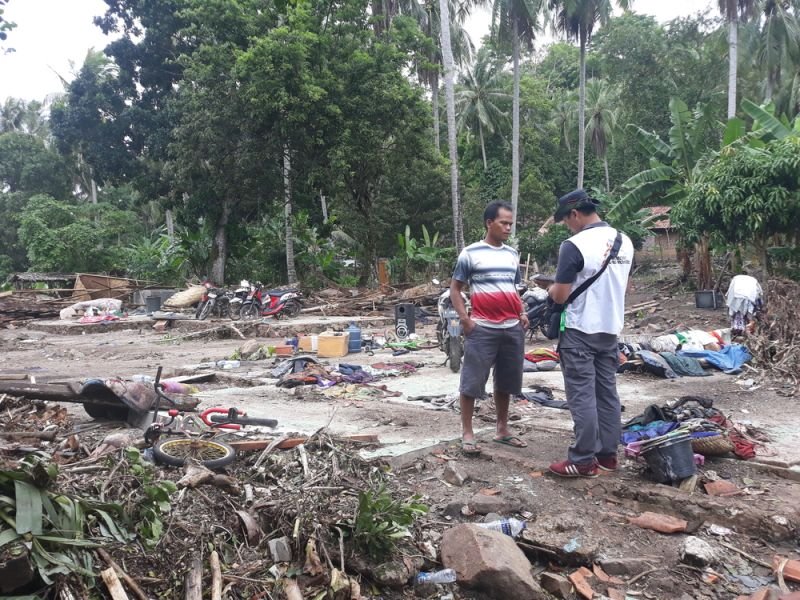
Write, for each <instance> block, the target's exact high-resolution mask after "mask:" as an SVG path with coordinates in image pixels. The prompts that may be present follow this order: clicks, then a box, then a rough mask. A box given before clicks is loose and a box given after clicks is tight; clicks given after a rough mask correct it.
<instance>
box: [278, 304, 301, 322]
mask: <svg viewBox="0 0 800 600" xmlns="http://www.w3.org/2000/svg"><path fill="white" fill-rule="evenodd" d="M302 308H303V305H302V304H300V302H298V301H297V300H289V301H287V302H286V304H285V305H284V307H283V310H282V311H281V312H282V313H283V314H284V315H286V316H287V317H289V318H290V319H291V318H292V317H296V316H297V315H299V314H300V309H302Z"/></svg>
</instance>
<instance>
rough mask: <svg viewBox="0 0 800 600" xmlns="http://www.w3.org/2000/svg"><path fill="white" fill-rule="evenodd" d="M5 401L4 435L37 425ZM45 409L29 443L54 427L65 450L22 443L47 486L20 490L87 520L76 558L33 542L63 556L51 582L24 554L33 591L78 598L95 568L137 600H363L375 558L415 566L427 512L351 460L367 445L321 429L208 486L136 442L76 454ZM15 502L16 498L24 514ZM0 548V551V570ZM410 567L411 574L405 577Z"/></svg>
mask: <svg viewBox="0 0 800 600" xmlns="http://www.w3.org/2000/svg"><path fill="white" fill-rule="evenodd" d="M13 402H14V403H13V404H11V403H9V399H5V406H3V408H4V409H7V410H6V411H5V412H6V413H13V414H14V415H15V418H14V419H12V420H7V419H4V418H2V417H0V431H2V430H4V429H8V428H13V429H22V428H23V425H24V424H23V423H21V422H20V420H19V419H18V418H17V417H19V416H20V415H21V414H22V413H27V414H28V415H29V417H31V416H32V415H34V414H37V413H36V410H33V411H32V410H31V409H32V407H31V405H30V404H26V403H25V402H24V401H13ZM9 408H11V410H10V411H9V410H8V409H9ZM42 410H43V411H44V412H43V413H42V415H41V418H40V419H37V420H36V421H35V422H34V420H32V419H29V424H30V425H32V427H31V430H32V434H35V433H36V432H39V431H40V430H42V429H44V430H45V431H47V430H48V429H55V428H56V427H54V425H56V426H57V429H58V431H59V433H60V436H59V437H63V436H64V435H66V436H67V438H66V439H65V440H63V441H61V442H59V440H58V438H56V440H54V441H52V442H45V441H44V440H28V439H26V440H24V442H25V443H26V444H27V445H28V446H30V444H31V443H36V444H37V445H38V451H37V453H36V456H37V460H39V461H40V462H41V464H42V465H44V466H45V467H46V468H47V469H51V470H52V473H51V474H50V475H49V478H48V482H47V483H46V484H45V483H43V484H41V485H42V487H41V489H39V488H38V487H37V485H39V484H37V483H36V480H34V479H31V480H30V485H29V486H28V487H29V488H30V489H28V487H26V488H25V490H23V491H26V493H28V492H29V495H31V496H36V494H40V495H42V497H43V498H44V497H45V496H47V497H48V498H50V497H51V496H53V494H54V492H53V490H57V491H58V493H59V494H62V495H63V496H64V498H68V499H70V501H72V502H73V503H75V504H76V505H80V506H82V507H85V508H86V511H85V515H86V517H85V518H84V517H81V522H80V523H79V524H78V525H75V526H74V527H73V529H75V531H78V532H79V533H80V534H81V535H83V537H84V538H85V539H84V541H81V542H80V543H81V544H82V545H81V546H80V547H75V548H74V549H73V545H74V544H76V543H77V542H75V541H74V540H72V539H66V540H61V539H60V538H59V539H55V538H53V537H52V536H53V535H54V534H51V533H50V532H49V530H48V531H44V532H43V533H44V534H48V535H50V537H47V535H45V537H44V538H42V539H43V540H45V542H43V544H44V545H43V549H42V552H41V554H42V555H43V556H45V557H47V556H51V555H53V552H62V553H64V552H67V550H69V552H71V554H70V555H69V557H70V560H69V561H68V562H67V563H65V564H64V565H61V567H63V568H59V569H56V567H58V565H53V564H50V563H45V562H42V561H41V560H38V556H37V555H35V553H34V554H33V555H32V557H33V558H37V561H36V562H31V563H30V568H31V570H30V571H29V573H28V576H29V577H31V578H33V577H34V575H33V569H35V570H36V571H37V572H38V575H39V579H38V581H39V585H40V586H41V590H42V591H43V592H45V591H47V592H54V591H55V590H56V588H58V587H59V586H62V587H66V588H68V589H70V590H71V591H72V597H86V596H87V595H88V589H90V588H93V587H94V586H95V585H97V584H98V583H99V581H97V575H98V573H99V572H100V570H101V569H103V568H104V567H105V571H103V573H104V574H103V581H104V582H106V584H108V582H107V581H106V576H109V577H111V576H112V575H113V573H108V571H109V570H110V571H114V572H116V574H117V575H118V576H119V577H120V578H121V579H122V580H123V581H124V583H125V587H127V588H128V589H129V590H130V591H131V592H132V593H133V596H135V597H136V598H139V599H141V598H148V597H153V596H160V597H170V598H182V599H184V600H197V599H199V598H200V597H201V596H200V595H199V592H198V590H202V589H209V588H211V589H212V590H217V591H218V592H220V595H214V594H212V598H220V597H222V594H221V591H222V589H224V590H225V592H224V593H225V595H226V597H228V598H231V599H235V600H244V599H249V598H254V597H287V598H302V597H304V596H305V597H317V598H320V597H326V598H334V599H335V600H360V599H361V598H362V595H361V593H360V580H361V577H364V576H365V577H366V578H367V579H370V580H373V581H374V580H375V578H374V577H373V576H372V575H373V572H374V569H375V568H376V563H375V562H374V561H373V560H371V559H378V558H379V557H380V560H384V559H387V558H390V557H391V556H392V555H395V554H396V553H397V549H396V548H395V545H396V544H401V547H402V548H403V549H404V550H406V552H405V553H406V554H408V553H410V554H412V555H413V554H418V553H419V550H416V549H414V546H413V542H414V537H416V535H413V534H416V533H417V531H415V530H414V529H413V528H412V525H413V522H414V521H415V519H416V517H417V516H419V515H421V514H422V513H424V512H425V510H426V509H425V507H424V506H422V505H420V504H418V502H417V499H416V497H412V498H406V497H404V496H403V494H401V493H399V492H398V490H397V485H396V483H395V482H394V480H393V479H392V476H391V474H389V473H388V472H387V470H386V469H385V468H383V466H382V465H381V464H379V463H375V462H371V461H367V460H365V459H363V458H362V457H361V456H360V455H359V452H358V450H359V447H360V446H363V444H358V443H355V442H352V441H348V440H346V439H339V438H336V437H333V436H331V435H329V434H328V432H327V430H325V429H323V430H320V431H318V432H317V433H316V434H315V435H313V436H312V437H311V438H309V439H308V440H306V442H305V443H304V444H302V445H300V446H296V447H294V448H292V449H289V450H285V451H284V450H280V449H279V448H278V446H279V445H280V442H281V441H282V440H284V439H285V438H286V437H288V436H282V437H279V438H276V439H275V440H274V443H273V444H271V445H270V446H268V447H267V448H266V449H264V450H263V451H256V452H252V453H249V454H247V453H245V454H240V455H239V457H238V458H237V460H236V461H235V462H234V463H232V464H231V465H229V466H228V467H227V468H226V469H225V470H224V471H223V472H221V473H219V472H218V473H213V472H211V471H209V470H208V469H206V468H205V467H202V466H201V465H199V464H196V463H193V464H189V465H187V466H186V467H185V468H176V467H165V466H162V465H160V464H152V463H150V462H149V460H148V456H147V452H146V451H140V450H136V449H135V448H134V447H132V446H133V445H134V444H135V442H136V440H138V438H139V435H140V432H138V430H122V431H120V432H114V433H112V434H110V435H104V434H105V433H107V432H98V435H97V439H92V440H91V441H89V440H90V438H89V437H88V436H85V435H83V434H82V439H81V440H80V441H78V440H77V439H76V438H77V436H75V435H71V434H70V432H69V431H68V430H69V424H64V425H61V424H60V423H61V421H60V420H59V418H60V417H61V415H60V413H58V411H59V410H60V408H59V407H58V405H48V406H47V407H46V408H43V409H42ZM54 411H55V412H54ZM65 429H66V430H67V433H64V430H65ZM130 433H133V434H135V438H131V439H130V440H125V441H123V442H122V443H120V444H113V445H111V444H110V438H112V437H114V436H122V435H123V434H130ZM49 439H50V438H48V440H49ZM101 440H102V441H101ZM2 441H3V440H2V438H0V442H2ZM70 441H72V442H73V443H69V442H70ZM13 442H14V443H13V445H8V442H6V447H5V448H3V445H2V444H0V477H5V478H6V479H8V481H11V483H10V484H9V485H11V488H9V489H11V495H12V496H13V490H14V488H13V479H14V478H17V477H22V475H21V474H20V473H23V472H24V471H25V469H27V467H24V465H22V463H20V462H18V460H16V458H17V457H19V456H21V455H23V454H22V451H23V448H17V446H18V443H17V440H13ZM106 442H108V443H106ZM92 446H93V447H94V448H93V449H92ZM106 446H108V448H107V450H105V451H103V452H102V453H101V452H99V450H100V449H101V448H106ZM28 450H30V448H28ZM56 465H57V466H56ZM23 467H24V468H23ZM3 469H6V471H3ZM28 470H30V469H28ZM48 472H50V471H48ZM206 475H208V477H206ZM2 481H3V480H2V479H0V483H2ZM26 481H27V480H26ZM18 487H19V486H18ZM36 497H39V496H36ZM24 501H25V498H24V497H20V498H18V499H17V502H18V503H19V506H20V507H23V506H24ZM43 502H44V504H45V505H47V503H48V501H47V500H46V499H45V500H43ZM8 510H10V511H11V512H10V513H9V515H10V516H11V517H14V516H18V517H21V516H22V515H23V513H22V508H19V509H17V511H16V513H15V512H14V509H13V507H12V508H11V509H8ZM91 511H94V513H93V512H91ZM0 512H2V510H0ZM75 514H76V515H78V514H79V513H75ZM80 514H84V513H80ZM79 516H80V515H79ZM75 518H77V517H75ZM3 529H4V527H3V523H2V521H0V532H2V531H3ZM5 529H8V528H5ZM11 535H12V534H11V533H4V535H0V538H3V537H4V536H5V537H8V536H11ZM278 538H280V539H283V540H285V542H284V546H283V547H284V548H285V550H284V553H283V554H282V555H281V557H280V558H279V557H277V556H275V555H274V549H273V548H272V544H274V543H275V540H276V539H278ZM15 540H16V538H15V539H14V540H12V542H14V543H16V541H15ZM271 542H272V544H271ZM6 546H8V544H6V543H5V542H0V557H1V556H2V553H3V551H4V550H8V548H7V547H6ZM98 546H100V548H98ZM65 548H66V550H65ZM286 552H288V555H286ZM48 553H49V554H48ZM58 556H61V555H60V554H59V555H58ZM51 562H52V561H51ZM400 564H401V565H403V564H404V563H400ZM76 565H82V566H76ZM420 566H421V565H418V564H416V563H415V564H413V565H409V566H408V571H407V572H406V571H404V572H403V573H402V578H404V579H405V578H408V577H410V576H411V575H413V574H414V572H415V570H416V569H418V568H419V567H420ZM404 569H405V567H404ZM34 579H35V578H34ZM384 597H386V598H390V597H394V596H391V595H389V596H384Z"/></svg>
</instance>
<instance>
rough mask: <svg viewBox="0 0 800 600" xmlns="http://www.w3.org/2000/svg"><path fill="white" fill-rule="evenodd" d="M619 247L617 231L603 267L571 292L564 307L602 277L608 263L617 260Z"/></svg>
mask: <svg viewBox="0 0 800 600" xmlns="http://www.w3.org/2000/svg"><path fill="white" fill-rule="evenodd" d="M621 247H622V232H620V231H618V232H617V237H616V238H615V239H614V245H613V246H611V252H610V253H609V254H608V258H606V260H605V262H604V263H603V266H601V267H600V270H599V271H597V273H595V274H594V275H592V276H591V277H589V279H587V280H586V281H584V282H583V283H582V284H580V285H579V286H578V287H577V288H576V289H575V290H573V292H572V293H571V294H570V295H569V298H567V301H566V302H564V306H566V305H567V304H570V303H571V302H573V301H574V300H575V298H577V297H578V296H580V295H581V294H582V293H583V292H585V291H586V290H587V289H589V286H590V285H592V284H593V283H594V282H595V281H597V279H598V277H600V275H602V274H603V272H604V271H605V270H606V267H608V263H610V262H611V261H612V260H614V259H615V258H617V255H618V254H619V249H620V248H621Z"/></svg>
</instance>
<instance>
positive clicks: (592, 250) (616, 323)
mask: <svg viewBox="0 0 800 600" xmlns="http://www.w3.org/2000/svg"><path fill="white" fill-rule="evenodd" d="M616 237H617V230H616V229H614V228H613V227H604V226H602V227H590V228H588V229H584V230H583V231H581V232H580V233H577V234H575V235H574V236H572V237H571V238H569V241H570V242H572V243H573V244H575V246H576V247H577V248H578V251H579V252H580V253H581V256H583V269H582V270H581V271H580V272H579V273H578V277H577V279H576V280H575V283H573V284H572V290H575V289H577V288H578V286H580V285H581V283H583V282H584V281H586V280H587V279H589V278H590V277H591V276H592V275H594V274H595V273H597V272H598V271H599V270H600V267H602V266H603V262H604V261H605V260H606V257H607V256H608V254H609V253H610V252H611V247H612V246H613V245H614V240H615V238H616ZM632 262H633V244H632V243H631V240H630V238H628V236H627V235H625V234H624V233H623V234H622V246H620V249H619V254H618V255H617V258H616V259H614V260H612V261H611V263H610V264H609V265H608V268H606V270H605V271H604V272H603V274H602V275H600V277H598V278H597V280H596V281H595V282H594V283H592V284H591V285H590V286H589V287H588V288H587V290H586V291H585V292H583V293H582V294H581V295H580V296H578V297H577V298H576V299H575V301H574V302H572V303H571V304H569V305H567V310H566V317H565V318H566V320H565V326H566V327H568V328H569V329H577V330H578V331H582V332H583V333H610V334H613V335H619V333H620V332H621V331H622V328H623V327H624V325H625V289H626V288H627V287H628V275H629V274H630V270H631V263H632Z"/></svg>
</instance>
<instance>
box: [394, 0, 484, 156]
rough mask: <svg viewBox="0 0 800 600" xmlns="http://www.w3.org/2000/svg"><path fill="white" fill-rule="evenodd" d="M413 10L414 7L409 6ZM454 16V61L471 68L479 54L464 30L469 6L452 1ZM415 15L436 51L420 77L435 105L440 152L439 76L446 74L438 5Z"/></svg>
mask: <svg viewBox="0 0 800 600" xmlns="http://www.w3.org/2000/svg"><path fill="white" fill-rule="evenodd" d="M409 6H411V5H409ZM449 8H450V11H449V12H450V14H453V15H455V19H454V20H452V21H451V23H450V42H451V49H452V51H453V60H454V62H455V64H457V65H458V66H459V67H465V66H466V65H468V64H469V63H470V62H471V61H472V58H473V55H474V54H475V45H474V44H473V43H472V40H471V39H470V37H469V34H468V33H467V30H466V29H465V28H464V23H465V21H466V18H467V16H469V5H468V4H467V3H463V2H462V3H458V2H457V1H456V0H451V2H450V5H449ZM409 11H411V14H413V16H415V17H416V19H417V20H418V21H419V24H420V28H421V29H422V31H423V33H424V34H425V35H426V36H428V37H429V38H430V39H431V40H433V42H434V43H433V47H432V48H431V50H430V53H429V54H428V56H426V57H425V60H424V63H422V64H418V65H417V67H416V71H417V77H418V78H419V80H420V83H422V85H426V86H428V87H429V88H430V90H431V105H432V109H433V141H434V145H435V146H436V150H437V152H438V151H439V150H440V148H441V143H440V141H439V137H440V131H441V127H440V125H439V113H440V108H439V74H440V72H441V70H442V65H443V64H444V63H443V61H442V48H441V43H440V40H441V27H442V26H441V22H440V18H439V15H440V10H439V5H438V2H434V1H433V0H429V1H428V3H427V6H426V7H425V8H424V9H423V10H411V8H409Z"/></svg>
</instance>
